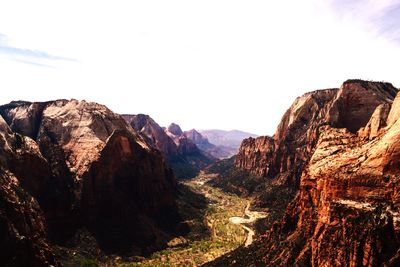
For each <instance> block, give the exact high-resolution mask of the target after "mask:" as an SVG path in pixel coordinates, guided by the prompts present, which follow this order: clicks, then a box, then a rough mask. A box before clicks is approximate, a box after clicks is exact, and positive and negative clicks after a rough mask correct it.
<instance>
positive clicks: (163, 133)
mask: <svg viewBox="0 0 400 267" xmlns="http://www.w3.org/2000/svg"><path fill="white" fill-rule="evenodd" d="M122 117H123V118H124V119H125V120H126V121H127V122H128V123H129V124H130V125H131V126H132V127H133V128H134V129H135V130H136V131H137V132H138V133H140V134H141V135H142V136H143V137H144V138H145V139H146V140H148V142H149V143H150V144H151V145H152V146H153V147H154V148H156V149H158V150H160V151H161V152H162V153H163V155H164V157H165V159H166V160H167V162H168V163H169V165H170V166H171V167H172V169H173V170H174V172H175V174H176V176H177V177H178V178H191V177H194V176H196V175H197V174H198V173H199V171H200V170H201V169H202V168H204V167H205V166H207V165H208V164H210V163H212V162H214V161H215V160H216V158H214V157H213V156H212V155H209V154H208V153H206V152H205V151H204V150H203V149H202V148H201V147H198V145H197V144H196V142H194V140H192V139H191V138H189V137H188V136H187V135H186V133H184V132H183V131H182V129H181V128H180V126H179V125H177V124H175V123H172V124H171V125H170V126H169V127H168V128H167V129H164V128H162V127H161V126H159V125H158V124H157V123H156V122H155V121H154V120H153V119H152V118H151V117H150V116H148V115H144V114H138V115H122ZM210 145H211V144H210Z"/></svg>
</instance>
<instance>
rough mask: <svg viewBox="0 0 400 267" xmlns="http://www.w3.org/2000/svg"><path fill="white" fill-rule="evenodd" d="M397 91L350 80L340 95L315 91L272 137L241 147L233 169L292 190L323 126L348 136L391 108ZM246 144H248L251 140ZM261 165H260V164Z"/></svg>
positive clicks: (291, 110)
mask: <svg viewBox="0 0 400 267" xmlns="http://www.w3.org/2000/svg"><path fill="white" fill-rule="evenodd" d="M396 92H397V89H396V88H394V87H393V86H392V85H391V84H389V83H379V82H366V81H359V80H349V81H346V82H345V83H343V85H342V86H341V87H340V89H327V90H317V91H314V92H310V93H306V94H304V95H303V96H301V97H298V98H297V99H296V100H295V101H294V103H293V104H292V106H291V107H290V108H289V109H288V110H287V111H286V113H285V114H284V116H283V118H282V120H281V122H280V124H279V125H278V128H277V130H276V132H275V134H274V136H273V137H272V138H273V140H274V141H273V142H271V141H269V142H267V144H265V143H266V142H265V139H271V138H268V137H258V138H257V139H259V140H258V141H257V139H256V142H252V141H244V142H243V143H242V145H241V148H240V150H239V153H238V155H237V158H236V164H235V165H236V167H238V168H240V169H244V170H247V171H250V172H251V173H253V174H255V175H261V176H269V177H274V178H276V179H278V180H279V181H280V183H285V184H292V185H295V186H297V185H298V184H299V179H300V176H301V173H302V171H303V169H304V167H305V166H306V165H307V163H308V161H309V159H310V157H311V155H312V153H313V151H314V149H315V145H316V143H317V140H318V137H319V134H320V130H319V128H320V127H321V126H323V125H331V126H332V127H338V128H346V129H348V130H349V131H351V132H353V133H354V132H356V131H358V130H359V129H360V128H361V127H364V126H366V124H367V123H368V121H369V119H370V117H371V115H372V113H373V112H374V111H375V109H376V108H377V107H378V106H379V105H385V104H390V103H391V102H392V101H393V99H394V97H395V95H396ZM250 140H251V139H250ZM260 159H261V160H260Z"/></svg>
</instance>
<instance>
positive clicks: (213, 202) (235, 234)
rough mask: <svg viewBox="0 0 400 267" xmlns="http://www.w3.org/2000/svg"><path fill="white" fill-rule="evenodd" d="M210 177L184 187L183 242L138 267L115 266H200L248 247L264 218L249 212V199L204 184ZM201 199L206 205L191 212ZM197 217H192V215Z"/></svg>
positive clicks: (178, 240)
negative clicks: (185, 232) (257, 223)
mask: <svg viewBox="0 0 400 267" xmlns="http://www.w3.org/2000/svg"><path fill="white" fill-rule="evenodd" d="M213 177H214V176H213V175H212V174H204V173H201V174H200V175H199V176H197V177H196V178H194V179H192V180H190V181H187V182H185V183H184V185H183V186H184V187H185V188H186V190H189V191H192V192H187V191H186V192H183V193H181V196H180V199H179V205H180V208H181V211H182V213H183V214H182V215H183V216H184V218H185V219H187V223H188V225H189V226H190V233H189V234H188V235H187V236H186V237H185V238H184V237H180V238H175V239H173V240H171V241H170V243H169V248H167V249H165V250H163V251H159V252H156V253H154V254H153V255H152V256H151V257H150V258H148V259H144V260H143V261H142V262H140V263H128V262H117V266H200V265H202V264H204V263H206V262H209V261H212V260H214V259H216V258H218V257H219V256H221V255H223V254H226V253H228V252H230V251H232V250H234V249H236V248H238V247H239V246H243V245H246V246H247V245H249V244H251V243H252V241H253V236H254V235H255V232H254V230H253V229H252V228H253V223H254V222H255V221H256V220H257V219H259V218H264V217H266V216H267V214H266V213H262V212H254V211H250V203H251V199H247V198H241V197H239V196H237V195H233V194H229V193H225V192H223V191H221V190H220V189H218V188H214V187H212V186H210V185H208V184H207V181H209V180H210V179H212V178H213ZM199 194H200V195H201V196H203V197H204V201H205V205H204V206H203V207H197V208H196V209H202V211H201V212H198V210H197V211H196V210H193V208H192V207H191V206H193V205H196V204H198V203H195V202H197V201H198V199H194V196H196V195H197V196H198V195H199ZM196 212H197V213H198V214H197V215H195V216H194V214H195V213H196Z"/></svg>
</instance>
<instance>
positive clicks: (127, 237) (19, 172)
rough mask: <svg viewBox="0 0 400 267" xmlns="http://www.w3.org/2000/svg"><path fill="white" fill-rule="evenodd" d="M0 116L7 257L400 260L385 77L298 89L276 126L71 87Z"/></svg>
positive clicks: (394, 113) (177, 261)
mask: <svg viewBox="0 0 400 267" xmlns="http://www.w3.org/2000/svg"><path fill="white" fill-rule="evenodd" d="M0 115H1V116H0V201H1V202H0V203H1V209H0V229H1V233H2V235H3V236H4V237H5V238H3V239H2V240H1V241H0V251H1V252H2V253H0V262H1V263H3V264H4V265H5V266H24V265H31V266H63V265H67V264H69V263H68V260H71V259H76V258H77V256H76V255H79V256H82V257H86V256H88V255H89V254H85V253H84V252H83V251H88V250H90V251H92V252H91V253H90V255H89V256H90V258H91V259H94V260H96V261H97V262H98V263H100V264H103V265H105V266H106V265H108V266H110V265H111V266H113V265H119V264H122V265H123V264H131V263H132V264H135V265H133V266H140V265H141V264H142V265H143V266H149V265H150V266H160V265H167V264H169V265H172V266H180V265H188V266H197V265H202V264H203V265H204V266H397V265H399V264H400V215H399V214H400V210H399V209H400V200H399V196H400V194H399V188H400V184H399V183H400V179H399V175H400V168H399V166H400V142H399V141H398V140H400V120H399V116H400V94H399V93H398V89H397V88H395V87H394V86H393V85H392V84H390V83H387V82H373V81H364V80H347V81H345V82H344V83H343V84H342V85H341V86H340V88H331V89H323V90H316V91H311V92H308V93H305V94H304V95H302V96H300V97H298V98H297V99H296V100H295V101H294V102H293V104H292V105H291V106H290V107H289V109H288V110H287V111H286V112H285V114H284V115H283V117H282V119H281V121H280V123H279V125H278V126H277V129H276V132H275V134H274V135H273V136H255V135H250V134H247V133H243V132H235V131H233V132H222V131H221V132H220V131H216V130H209V131H205V130H203V131H198V130H195V129H192V130H189V131H183V130H182V129H181V128H180V126H179V125H177V124H174V123H173V124H171V125H170V126H168V127H161V126H160V125H158V124H157V122H155V121H154V120H153V119H152V118H151V117H150V116H148V115H144V114H138V115H118V114H116V113H114V112H112V111H111V110H109V109H108V108H107V107H106V106H103V105H100V104H97V103H91V102H86V101H77V100H56V101H49V102H35V103H31V102H24V101H17V102H11V103H9V104H6V105H3V106H0ZM229 134H232V135H233V136H234V138H233V137H232V138H231V139H229V140H230V141H226V143H223V142H222V141H221V140H224V138H225V137H224V136H225V135H229ZM245 135H247V136H248V138H246V139H244V140H243V141H242V142H241V145H240V148H239V149H238V151H237V154H235V155H233V156H232V154H234V153H235V151H236V150H235V149H237V145H238V141H237V140H236V139H241V138H243V137H244V136H245ZM237 136H239V137H237ZM235 138H236V139H235ZM218 140H219V141H218ZM213 142H215V143H213ZM235 147H236V148H235ZM230 156H232V157H230ZM177 178H178V179H177ZM88 240H89V241H90V242H88ZM85 242H87V243H88V244H84V243H85ZM68 255H73V256H68ZM66 263H67V264H66ZM75 263H76V264H80V263H79V262H75Z"/></svg>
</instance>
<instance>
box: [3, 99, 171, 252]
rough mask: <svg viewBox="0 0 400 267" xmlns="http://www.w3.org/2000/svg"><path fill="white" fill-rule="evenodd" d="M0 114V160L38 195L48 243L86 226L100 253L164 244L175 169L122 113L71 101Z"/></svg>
mask: <svg viewBox="0 0 400 267" xmlns="http://www.w3.org/2000/svg"><path fill="white" fill-rule="evenodd" d="M0 114H1V118H0V119H1V122H2V123H1V128H0V134H1V136H3V137H8V139H7V140H8V141H7V142H5V141H2V142H0V149H2V153H1V155H0V162H1V164H2V166H8V168H7V170H8V171H9V173H10V174H9V176H10V177H15V179H14V180H16V186H17V187H18V188H21V190H24V191H26V192H27V193H28V194H30V195H32V196H33V197H34V198H35V199H36V200H37V202H38V205H37V206H36V207H37V208H38V207H40V209H39V210H40V212H41V214H42V215H43V216H42V217H41V218H44V221H45V222H46V225H47V226H48V230H47V234H48V237H49V239H50V240H51V241H52V242H56V243H59V244H63V243H64V242H66V241H67V240H68V239H70V238H71V237H72V236H73V235H74V232H75V231H76V229H78V228H81V227H85V228H87V229H89V230H90V231H91V232H92V233H93V234H94V235H95V236H96V238H97V239H98V242H99V244H100V245H101V246H102V248H104V250H105V251H117V252H118V251H123V250H127V251H136V252H137V253H138V254H140V253H147V252H150V251H152V250H154V249H156V248H159V247H161V246H163V244H165V242H166V239H167V233H168V232H173V230H174V229H173V228H174V227H175V225H176V224H177V223H178V222H179V216H178V214H177V209H176V205H175V201H174V194H175V193H174V192H175V179H174V176H173V173H172V171H171V169H169V168H168V167H167V165H166V163H165V161H164V159H163V157H162V155H161V154H160V152H159V151H158V150H156V149H154V148H153V147H152V146H151V145H150V144H148V142H147V141H146V140H145V139H144V138H143V137H142V136H141V135H140V134H138V133H137V132H136V131H135V130H134V129H133V128H132V127H130V126H129V125H128V124H127V123H126V122H125V120H124V119H123V118H122V117H121V116H119V115H117V114H115V113H113V112H112V111H111V110H109V109H108V108H107V107H105V106H103V105H99V104H96V103H89V102H86V101H77V100H70V101H68V100H57V101H51V102H44V103H30V102H11V103H10V104H7V105H4V106H1V107H0ZM3 118H4V120H3ZM10 137H12V138H10ZM3 139H4V138H3ZM38 227H39V226H38ZM42 232H43V231H42ZM43 240H45V239H43Z"/></svg>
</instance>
